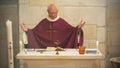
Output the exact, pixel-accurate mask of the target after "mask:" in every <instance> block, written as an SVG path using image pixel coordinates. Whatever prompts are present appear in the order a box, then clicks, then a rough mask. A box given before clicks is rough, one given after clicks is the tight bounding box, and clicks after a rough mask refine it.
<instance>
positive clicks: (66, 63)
mask: <svg viewBox="0 0 120 68" xmlns="http://www.w3.org/2000/svg"><path fill="white" fill-rule="evenodd" d="M17 59H20V61H22V63H21V62H20V68H101V66H100V61H101V60H102V59H103V57H102V54H101V53H100V52H99V53H98V54H79V53H78V52H77V51H76V50H75V49H69V50H66V51H60V52H59V55H56V51H48V52H44V53H42V54H41V53H40V52H37V53H36V52H27V53H25V52H24V51H22V52H20V53H19V54H18V55H17Z"/></svg>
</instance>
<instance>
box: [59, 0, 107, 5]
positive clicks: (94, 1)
mask: <svg viewBox="0 0 120 68" xmlns="http://www.w3.org/2000/svg"><path fill="white" fill-rule="evenodd" d="M105 1H106V0H75V1H74V0H71V1H70V0H57V4H58V5H60V6H106V3H105Z"/></svg>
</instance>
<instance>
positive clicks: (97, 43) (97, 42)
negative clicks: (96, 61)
mask: <svg viewBox="0 0 120 68" xmlns="http://www.w3.org/2000/svg"><path fill="white" fill-rule="evenodd" d="M98 45H99V41H96V47H97V54H98V50H99V47H98Z"/></svg>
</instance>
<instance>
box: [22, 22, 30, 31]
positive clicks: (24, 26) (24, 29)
mask: <svg viewBox="0 0 120 68" xmlns="http://www.w3.org/2000/svg"><path fill="white" fill-rule="evenodd" d="M20 27H21V29H22V30H23V31H28V28H27V26H26V25H25V24H24V23H22V24H21V25H20Z"/></svg>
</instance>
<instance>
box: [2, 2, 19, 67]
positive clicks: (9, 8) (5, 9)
mask: <svg viewBox="0 0 120 68" xmlns="http://www.w3.org/2000/svg"><path fill="white" fill-rule="evenodd" d="M8 19H9V20H11V21H12V23H13V25H12V27H13V45H14V61H15V62H14V63H15V68H17V65H18V62H17V60H16V58H15V56H16V54H17V53H18V52H19V48H18V41H19V34H18V33H19V29H18V26H19V25H18V1H17V0H0V68H8V45H7V32H6V21H7V20H8Z"/></svg>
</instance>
